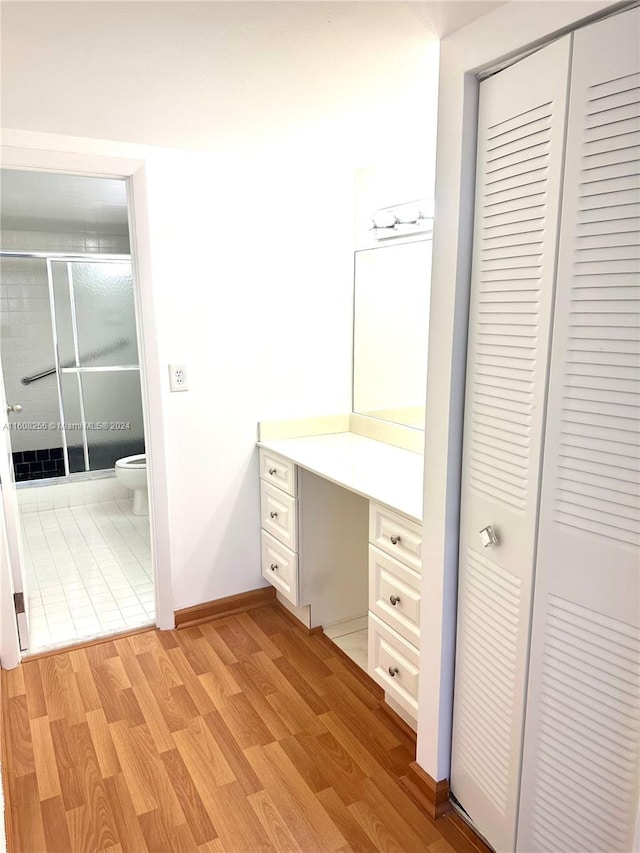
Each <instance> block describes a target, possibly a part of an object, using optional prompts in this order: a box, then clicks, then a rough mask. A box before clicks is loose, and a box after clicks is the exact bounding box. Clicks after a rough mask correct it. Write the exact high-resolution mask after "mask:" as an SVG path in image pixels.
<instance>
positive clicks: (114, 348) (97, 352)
mask: <svg viewBox="0 0 640 853" xmlns="http://www.w3.org/2000/svg"><path fill="white" fill-rule="evenodd" d="M128 343H129V338H120V339H119V340H117V341H115V343H113V344H109V345H108V346H105V347H98V348H97V349H94V350H92V351H91V352H88V353H87V354H86V355H85V356H83V358H82V360H83V361H91V359H92V358H98V356H101V355H110V354H111V353H112V352H118V350H121V349H124V347H126V346H127V345H128ZM60 367H61V368H65V367H75V365H74V364H70V363H69V364H61V365H60ZM57 372H58V368H57V367H51V368H49V370H42V371H40V373H34V374H33V376H23V377H22V379H21V380H20V381H21V382H22V384H23V385H29V384H30V383H31V382H35V381H36V380H38V379H44V377H45V376H53V374H54V373H57Z"/></svg>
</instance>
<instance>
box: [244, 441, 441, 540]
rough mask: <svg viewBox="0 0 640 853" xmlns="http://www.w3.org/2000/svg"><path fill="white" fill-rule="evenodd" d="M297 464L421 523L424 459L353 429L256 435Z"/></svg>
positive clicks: (269, 447) (266, 445)
mask: <svg viewBox="0 0 640 853" xmlns="http://www.w3.org/2000/svg"><path fill="white" fill-rule="evenodd" d="M258 444H259V446H260V447H265V448H267V449H268V450H271V451H273V452H274V453H278V454H280V456H284V457H285V459H289V460H290V461H291V462H294V463H295V464H296V465H299V466H300V467H301V468H305V469H306V470H307V471H311V472H312V473H313V474H318V476H320V477H324V479H325V480H330V481H331V482H332V483H336V484H337V485H338V486H344V488H345V489H349V490H350V491H352V492H355V493H356V494H359V495H362V496H363V497H365V498H368V499H369V500H372V501H376V502H377V503H381V504H385V505H386V506H388V507H389V508H390V509H395V510H397V511H398V512H401V513H403V514H404V515H407V516H409V517H410V518H412V519H414V520H415V521H418V522H420V523H422V482H423V476H424V459H423V456H422V455H421V454H419V453H413V452H412V451H410V450H401V449H400V448H399V447H394V446H393V445H392V444H385V443H384V442H382V441H374V440H373V439H371V438H365V437H364V436H361V435H357V434H356V433H353V432H340V433H332V434H330V435H314V436H304V437H303V438H284V439H279V440H274V441H260V442H258Z"/></svg>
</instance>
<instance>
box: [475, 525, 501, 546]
mask: <svg viewBox="0 0 640 853" xmlns="http://www.w3.org/2000/svg"><path fill="white" fill-rule="evenodd" d="M479 533H480V541H481V542H482V545H483V546H484V547H485V548H491V546H492V545H498V544H499V542H500V540H499V539H498V534H497V533H496V532H495V530H494V529H493V527H492V526H491V525H490V524H488V525H487V526H486V527H483V528H482V530H480V531H479Z"/></svg>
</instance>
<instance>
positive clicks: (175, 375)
mask: <svg viewBox="0 0 640 853" xmlns="http://www.w3.org/2000/svg"><path fill="white" fill-rule="evenodd" d="M169 388H170V389H171V391H188V390H189V383H188V381H187V368H186V365H184V364H170V365H169Z"/></svg>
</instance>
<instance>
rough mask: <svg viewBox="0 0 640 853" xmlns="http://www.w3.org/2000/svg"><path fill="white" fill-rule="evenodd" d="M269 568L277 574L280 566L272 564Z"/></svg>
mask: <svg viewBox="0 0 640 853" xmlns="http://www.w3.org/2000/svg"><path fill="white" fill-rule="evenodd" d="M269 568H270V569H271V571H272V572H277V571H278V564H277V563H271V565H270V566H269Z"/></svg>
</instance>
